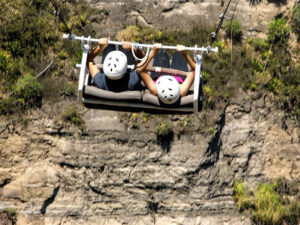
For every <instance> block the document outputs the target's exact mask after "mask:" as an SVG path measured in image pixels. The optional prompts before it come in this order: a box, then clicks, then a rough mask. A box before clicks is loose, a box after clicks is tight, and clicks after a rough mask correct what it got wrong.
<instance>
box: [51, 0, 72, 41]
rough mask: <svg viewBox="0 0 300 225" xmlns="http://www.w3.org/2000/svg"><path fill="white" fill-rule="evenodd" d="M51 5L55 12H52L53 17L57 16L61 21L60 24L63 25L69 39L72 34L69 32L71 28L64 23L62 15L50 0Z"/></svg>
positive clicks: (52, 0)
mask: <svg viewBox="0 0 300 225" xmlns="http://www.w3.org/2000/svg"><path fill="white" fill-rule="evenodd" d="M50 2H51V4H52V5H53V7H54V9H55V11H54V15H55V16H58V18H59V19H60V20H61V22H62V23H63V24H64V26H65V28H66V29H67V32H68V34H69V37H71V35H72V32H71V28H69V26H68V25H67V23H66V21H65V20H64V18H63V16H62V14H61V13H60V11H59V10H58V7H57V4H56V3H55V1H54V0H50Z"/></svg>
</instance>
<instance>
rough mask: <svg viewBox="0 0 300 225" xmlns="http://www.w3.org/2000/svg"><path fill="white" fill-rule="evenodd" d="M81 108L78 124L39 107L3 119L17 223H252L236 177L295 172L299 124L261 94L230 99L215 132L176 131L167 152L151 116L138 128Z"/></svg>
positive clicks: (4, 158) (7, 204)
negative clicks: (22, 117) (240, 202)
mask: <svg viewBox="0 0 300 225" xmlns="http://www.w3.org/2000/svg"><path fill="white" fill-rule="evenodd" d="M85 116H86V124H87V130H86V131H85V132H82V131H79V130H77V129H76V128H74V127H73V128H72V127H69V128H66V127H65V128H64V127H61V126H59V125H57V123H54V121H53V120H49V119H41V117H40V114H39V113H35V114H34V115H31V117H29V120H30V122H29V125H28V126H27V127H26V128H24V127H22V126H20V125H17V124H12V123H11V122H5V121H4V122H3V121H2V122H1V127H0V130H1V135H0V146H1V151H0V160H1V163H0V165H1V166H0V193H1V195H0V202H1V208H14V209H16V211H17V212H18V213H19V215H18V222H17V224H250V220H249V218H247V217H245V216H242V215H241V214H238V213H237V210H236V206H235V203H234V201H233V198H232V194H233V191H232V186H233V181H234V180H235V179H238V180H243V181H244V182H245V183H247V184H248V185H249V186H250V187H254V186H255V185H257V184H258V183H259V182H262V181H268V180H271V179H273V178H276V177H279V176H283V177H286V178H289V179H295V178H297V177H299V175H300V154H299V150H300V144H299V134H300V131H299V127H297V126H296V125H295V124H294V122H293V121H292V120H290V119H288V118H286V117H285V116H284V114H282V113H280V112H276V111H272V104H271V98H269V97H262V98H260V99H259V100H255V101H252V100H248V99H241V100H237V101H236V102H231V103H229V104H228V105H227V106H226V107H225V109H224V112H223V113H221V115H220V116H219V119H218V121H217V122H216V127H215V130H214V133H213V135H211V136H207V135H203V134H202V132H201V130H195V131H193V132H191V133H187V134H182V135H180V136H176V135H175V136H174V137H173V138H172V140H170V142H169V143H168V144H169V148H168V151H166V148H164V147H163V146H162V145H161V144H160V142H158V140H157V136H156V134H155V132H154V130H153V129H152V128H151V120H149V121H148V122H146V123H145V126H142V127H140V128H138V130H137V129H130V128H128V127H127V126H126V124H124V123H122V122H120V120H121V116H120V114H119V113H117V112H111V111H94V110H88V111H86V113H85ZM178 118H179V117H178V116H174V117H173V124H175V123H176V120H177V119H178ZM190 119H191V120H192V123H193V124H196V123H200V122H201V121H199V120H198V119H197V118H194V117H193V116H191V117H190Z"/></svg>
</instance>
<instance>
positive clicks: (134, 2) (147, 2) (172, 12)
mask: <svg viewBox="0 0 300 225" xmlns="http://www.w3.org/2000/svg"><path fill="white" fill-rule="evenodd" d="M295 2H296V1H271V0H260V1H249V0H236V1H232V2H231V4H230V7H229V8H228V11H227V13H226V16H228V17H230V18H231V17H233V18H237V19H238V20H239V21H240V23H241V24H242V27H243V30H244V37H249V36H257V35H258V36H259V35H260V36H263V35H264V34H265V31H266V28H267V25H268V23H269V22H270V21H271V20H272V19H274V18H275V17H277V16H280V15H284V14H286V13H287V11H288V9H291V8H292V7H293V5H294V4H295ZM88 3H89V4H90V5H91V6H92V7H93V8H95V9H97V10H99V11H101V10H102V11H105V12H106V14H109V16H107V17H105V18H104V19H103V20H102V22H100V21H101V20H100V19H99V15H95V16H94V19H93V20H94V22H96V23H95V28H96V32H100V33H101V35H110V36H113V35H112V34H114V33H115V32H117V31H119V30H120V29H123V27H124V25H138V26H141V27H152V28H155V29H175V30H176V29H177V30H186V29H190V28H191V27H192V26H194V25H195V24H201V25H203V26H207V27H211V26H214V27H215V26H216V25H217V24H218V23H219V15H220V14H221V13H223V12H224V10H225V8H226V6H227V3H228V2H227V1H223V0H218V1H210V0H201V1H197V0H191V1H189V0H165V1H153V0H143V1H140V0H131V1H126V0H115V1H107V0H94V1H90V0H89V1H88ZM278 6H280V7H278ZM179 18H180V19H179ZM93 20H92V22H93ZM208 35H210V34H208Z"/></svg>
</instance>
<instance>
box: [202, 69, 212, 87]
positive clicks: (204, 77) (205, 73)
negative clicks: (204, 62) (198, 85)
mask: <svg viewBox="0 0 300 225" xmlns="http://www.w3.org/2000/svg"><path fill="white" fill-rule="evenodd" d="M210 77H211V74H210V73H208V72H206V71H205V70H202V81H203V83H204V84H205V83H207V81H208V79H209V78H210Z"/></svg>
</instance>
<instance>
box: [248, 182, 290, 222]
mask: <svg viewBox="0 0 300 225" xmlns="http://www.w3.org/2000/svg"><path fill="white" fill-rule="evenodd" d="M254 204H255V207H256V210H255V211H254V212H253V213H252V217H253V220H254V221H255V222H257V223H261V224H270V225H271V224H281V222H282V219H283V217H284V215H285V214H286V213H287V208H286V207H285V206H284V205H283V199H282V198H281V197H280V196H279V195H278V194H277V193H276V192H275V191H274V188H273V186H272V185H269V184H260V185H259V186H258V188H257V190H256V192H255V196H254Z"/></svg>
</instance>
